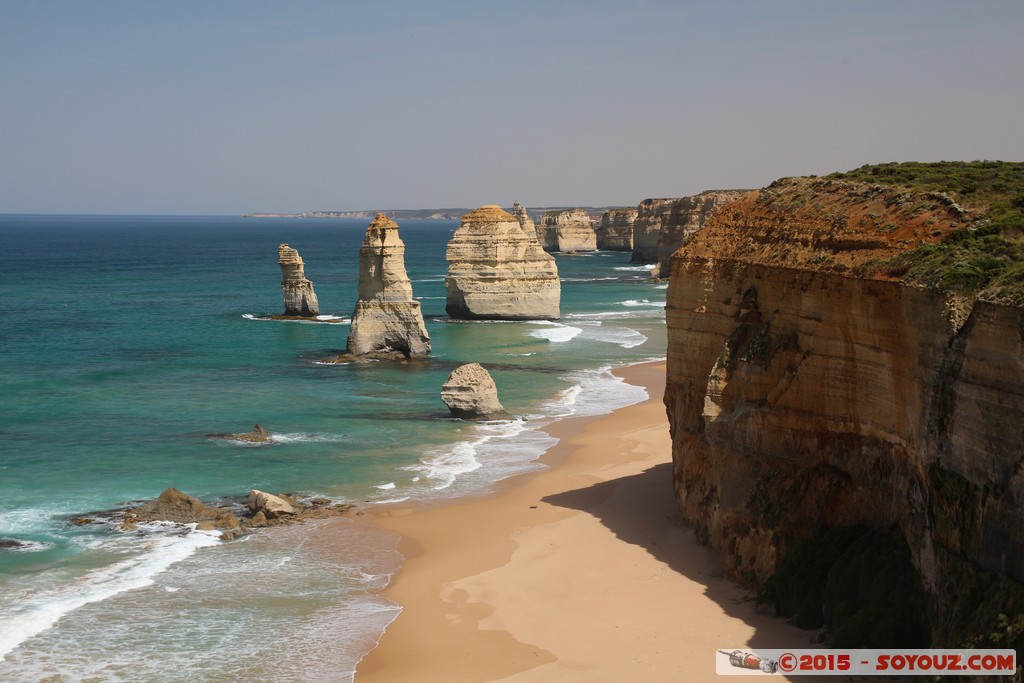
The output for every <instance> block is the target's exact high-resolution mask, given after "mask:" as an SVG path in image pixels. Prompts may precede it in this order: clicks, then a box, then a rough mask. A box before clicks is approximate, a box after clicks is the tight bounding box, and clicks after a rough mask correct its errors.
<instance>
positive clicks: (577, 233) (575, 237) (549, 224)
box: [543, 209, 597, 254]
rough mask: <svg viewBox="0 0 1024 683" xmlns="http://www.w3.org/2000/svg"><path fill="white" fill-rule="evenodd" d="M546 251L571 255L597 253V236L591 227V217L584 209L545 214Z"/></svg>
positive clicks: (544, 243)
mask: <svg viewBox="0 0 1024 683" xmlns="http://www.w3.org/2000/svg"><path fill="white" fill-rule="evenodd" d="M543 245H544V249H545V250H546V251H560V252H562V253H566V254H571V253H573V252H577V251H595V250H596V249H597V235H596V234H595V233H594V228H593V227H592V226H591V225H590V215H589V214H587V212H586V211H584V210H583V209H565V210H563V211H548V212H547V213H545V214H544V239H543Z"/></svg>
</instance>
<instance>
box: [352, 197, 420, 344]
mask: <svg viewBox="0 0 1024 683" xmlns="http://www.w3.org/2000/svg"><path fill="white" fill-rule="evenodd" d="M348 350H349V353H352V354H354V355H356V356H366V355H370V356H384V357H387V356H394V355H397V354H401V355H403V356H405V357H406V358H412V357H417V356H426V355H428V354H429V353H430V337H429V336H428V335H427V328H426V326H425V325H424V324H423V314H422V313H421V312H420V302H418V301H416V300H415V299H413V296H412V283H410V282H409V276H408V275H407V274H406V272H405V244H404V243H403V242H402V240H401V238H399V236H398V224H397V223H395V222H394V221H393V220H391V219H390V218H388V217H387V216H385V215H384V214H382V213H378V214H377V217H376V218H374V219H373V221H372V222H371V223H370V225H369V227H367V228H366V236H365V237H364V238H363V246H362V247H360V249H359V301H358V302H357V303H356V310H355V312H354V313H353V314H352V330H351V332H350V333H349V335H348Z"/></svg>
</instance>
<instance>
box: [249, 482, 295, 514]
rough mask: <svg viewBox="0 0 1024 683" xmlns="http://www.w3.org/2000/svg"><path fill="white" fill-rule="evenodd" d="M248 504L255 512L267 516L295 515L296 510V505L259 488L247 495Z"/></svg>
mask: <svg viewBox="0 0 1024 683" xmlns="http://www.w3.org/2000/svg"><path fill="white" fill-rule="evenodd" d="M246 504H248V506H249V510H251V511H252V512H253V514H256V513H263V515H264V516H265V517H266V518H274V517H279V516H281V515H294V514H295V512H296V510H295V507H294V506H292V504H291V503H289V502H288V501H287V500H285V499H284V498H281V497H280V496H275V495H274V494H272V493H267V492H266V491H259V490H257V489H252V490H251V491H249V495H248V496H247V497H246Z"/></svg>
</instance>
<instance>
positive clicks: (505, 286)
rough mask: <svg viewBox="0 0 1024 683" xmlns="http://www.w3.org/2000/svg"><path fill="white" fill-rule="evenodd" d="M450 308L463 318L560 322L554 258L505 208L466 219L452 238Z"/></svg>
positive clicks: (488, 208) (484, 209) (488, 209)
mask: <svg viewBox="0 0 1024 683" xmlns="http://www.w3.org/2000/svg"><path fill="white" fill-rule="evenodd" d="M445 258H447V259H448V277H447V278H446V279H445V288H446V289H447V292H448V303H447V306H446V307H445V310H447V311H448V315H450V316H451V317H452V318H456V319H461V320H537V319H540V320H557V319H558V317H559V299H560V297H561V284H560V283H559V281H558V267H557V266H556V265H555V259H554V258H553V257H552V256H551V255H550V254H546V253H544V250H543V249H541V247H540V245H539V244H537V240H536V239H534V238H533V236H532V235H528V234H526V233H525V232H523V229H522V227H521V226H520V225H519V221H518V220H517V219H516V217H515V216H513V215H512V214H510V213H507V212H506V211H503V210H502V209H501V207H498V206H494V205H487V206H481V207H480V208H479V209H476V210H474V211H470V212H469V213H467V214H466V215H465V216H463V217H462V223H461V224H460V225H459V228H458V230H456V231H455V234H454V235H452V238H451V240H450V241H449V242H448V250H447V253H446V254H445Z"/></svg>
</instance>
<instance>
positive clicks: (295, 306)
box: [277, 244, 320, 318]
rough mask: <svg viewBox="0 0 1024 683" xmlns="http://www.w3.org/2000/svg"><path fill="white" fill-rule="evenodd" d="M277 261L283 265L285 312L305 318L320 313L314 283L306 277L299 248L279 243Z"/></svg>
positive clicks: (282, 281) (282, 288) (282, 286)
mask: <svg viewBox="0 0 1024 683" xmlns="http://www.w3.org/2000/svg"><path fill="white" fill-rule="evenodd" d="M277 262H278V264H279V265H280V266H281V290H282V291H283V292H284V314H285V315H294V316H301V317H304V318H312V317H315V316H317V315H320V304H319V303H318V302H317V300H316V292H314V291H313V283H312V282H310V281H309V280H307V279H306V273H305V264H303V262H302V257H301V256H299V252H298V250H296V249H293V248H292V247H289V246H288V245H287V244H279V245H278V246H277Z"/></svg>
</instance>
